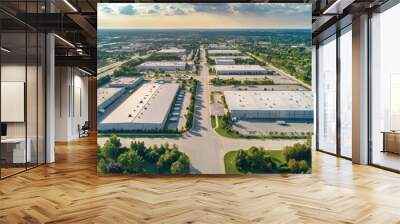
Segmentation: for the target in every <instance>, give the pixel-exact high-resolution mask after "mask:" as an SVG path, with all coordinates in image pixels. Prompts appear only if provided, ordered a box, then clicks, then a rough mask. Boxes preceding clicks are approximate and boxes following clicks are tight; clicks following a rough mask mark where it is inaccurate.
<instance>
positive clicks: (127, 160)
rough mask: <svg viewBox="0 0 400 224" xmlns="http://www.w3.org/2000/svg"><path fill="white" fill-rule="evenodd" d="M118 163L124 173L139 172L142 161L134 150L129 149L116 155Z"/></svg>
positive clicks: (141, 167)
mask: <svg viewBox="0 0 400 224" xmlns="http://www.w3.org/2000/svg"><path fill="white" fill-rule="evenodd" d="M118 164H119V165H120V167H121V168H122V170H123V172H124V173H128V174H132V173H141V172H142V171H143V165H144V161H143V158H142V157H141V156H140V155H139V154H138V153H137V152H136V151H135V150H132V149H130V150H128V151H127V152H125V153H123V154H121V155H120V156H119V157H118Z"/></svg>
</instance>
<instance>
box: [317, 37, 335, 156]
mask: <svg viewBox="0 0 400 224" xmlns="http://www.w3.org/2000/svg"><path fill="white" fill-rule="evenodd" d="M317 63H318V149H319V150H322V151H326V152H329V153H335V154H336V36H335V35H334V36H332V37H330V38H328V39H327V40H326V41H324V42H322V43H321V44H320V45H319V47H318V62H317Z"/></svg>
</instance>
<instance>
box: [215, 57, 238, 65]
mask: <svg viewBox="0 0 400 224" xmlns="http://www.w3.org/2000/svg"><path fill="white" fill-rule="evenodd" d="M215 63H216V64H217V65H234V64H235V60H233V59H222V58H216V59H215Z"/></svg>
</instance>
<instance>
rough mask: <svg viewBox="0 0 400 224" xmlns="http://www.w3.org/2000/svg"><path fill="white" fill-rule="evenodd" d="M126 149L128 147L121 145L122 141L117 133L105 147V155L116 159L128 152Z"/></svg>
mask: <svg viewBox="0 0 400 224" xmlns="http://www.w3.org/2000/svg"><path fill="white" fill-rule="evenodd" d="M126 150H127V148H125V147H121V142H120V140H119V139H118V138H117V136H116V135H112V136H111V137H110V138H109V140H107V141H106V143H105V144H104V147H103V151H104V152H103V153H104V156H105V157H106V158H111V159H113V160H116V159H117V158H118V156H119V155H121V154H122V153H124V152H126Z"/></svg>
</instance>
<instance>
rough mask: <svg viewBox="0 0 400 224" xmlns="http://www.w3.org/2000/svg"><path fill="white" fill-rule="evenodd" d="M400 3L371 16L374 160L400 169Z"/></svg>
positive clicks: (375, 162) (379, 163)
mask: <svg viewBox="0 0 400 224" xmlns="http://www.w3.org/2000/svg"><path fill="white" fill-rule="evenodd" d="M398 21H400V4H398V5H396V6H394V7H392V8H390V9H388V10H387V11H384V12H383V13H380V14H376V15H374V16H373V17H372V18H371V29H372V32H371V33H372V37H371V40H372V43H371V47H372V48H371V60H372V61H371V66H372V72H371V80H370V81H371V99H370V100H371V102H370V104H371V106H370V108H371V111H370V112H371V113H370V116H371V117H370V120H371V130H370V132H371V140H372V148H371V160H372V161H371V162H372V163H373V164H375V165H378V166H382V167H386V168H390V169H394V170H400V100H399V96H400V66H399V57H398V55H399V52H400V43H399V40H400V33H399V32H398V29H397V27H398Z"/></svg>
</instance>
